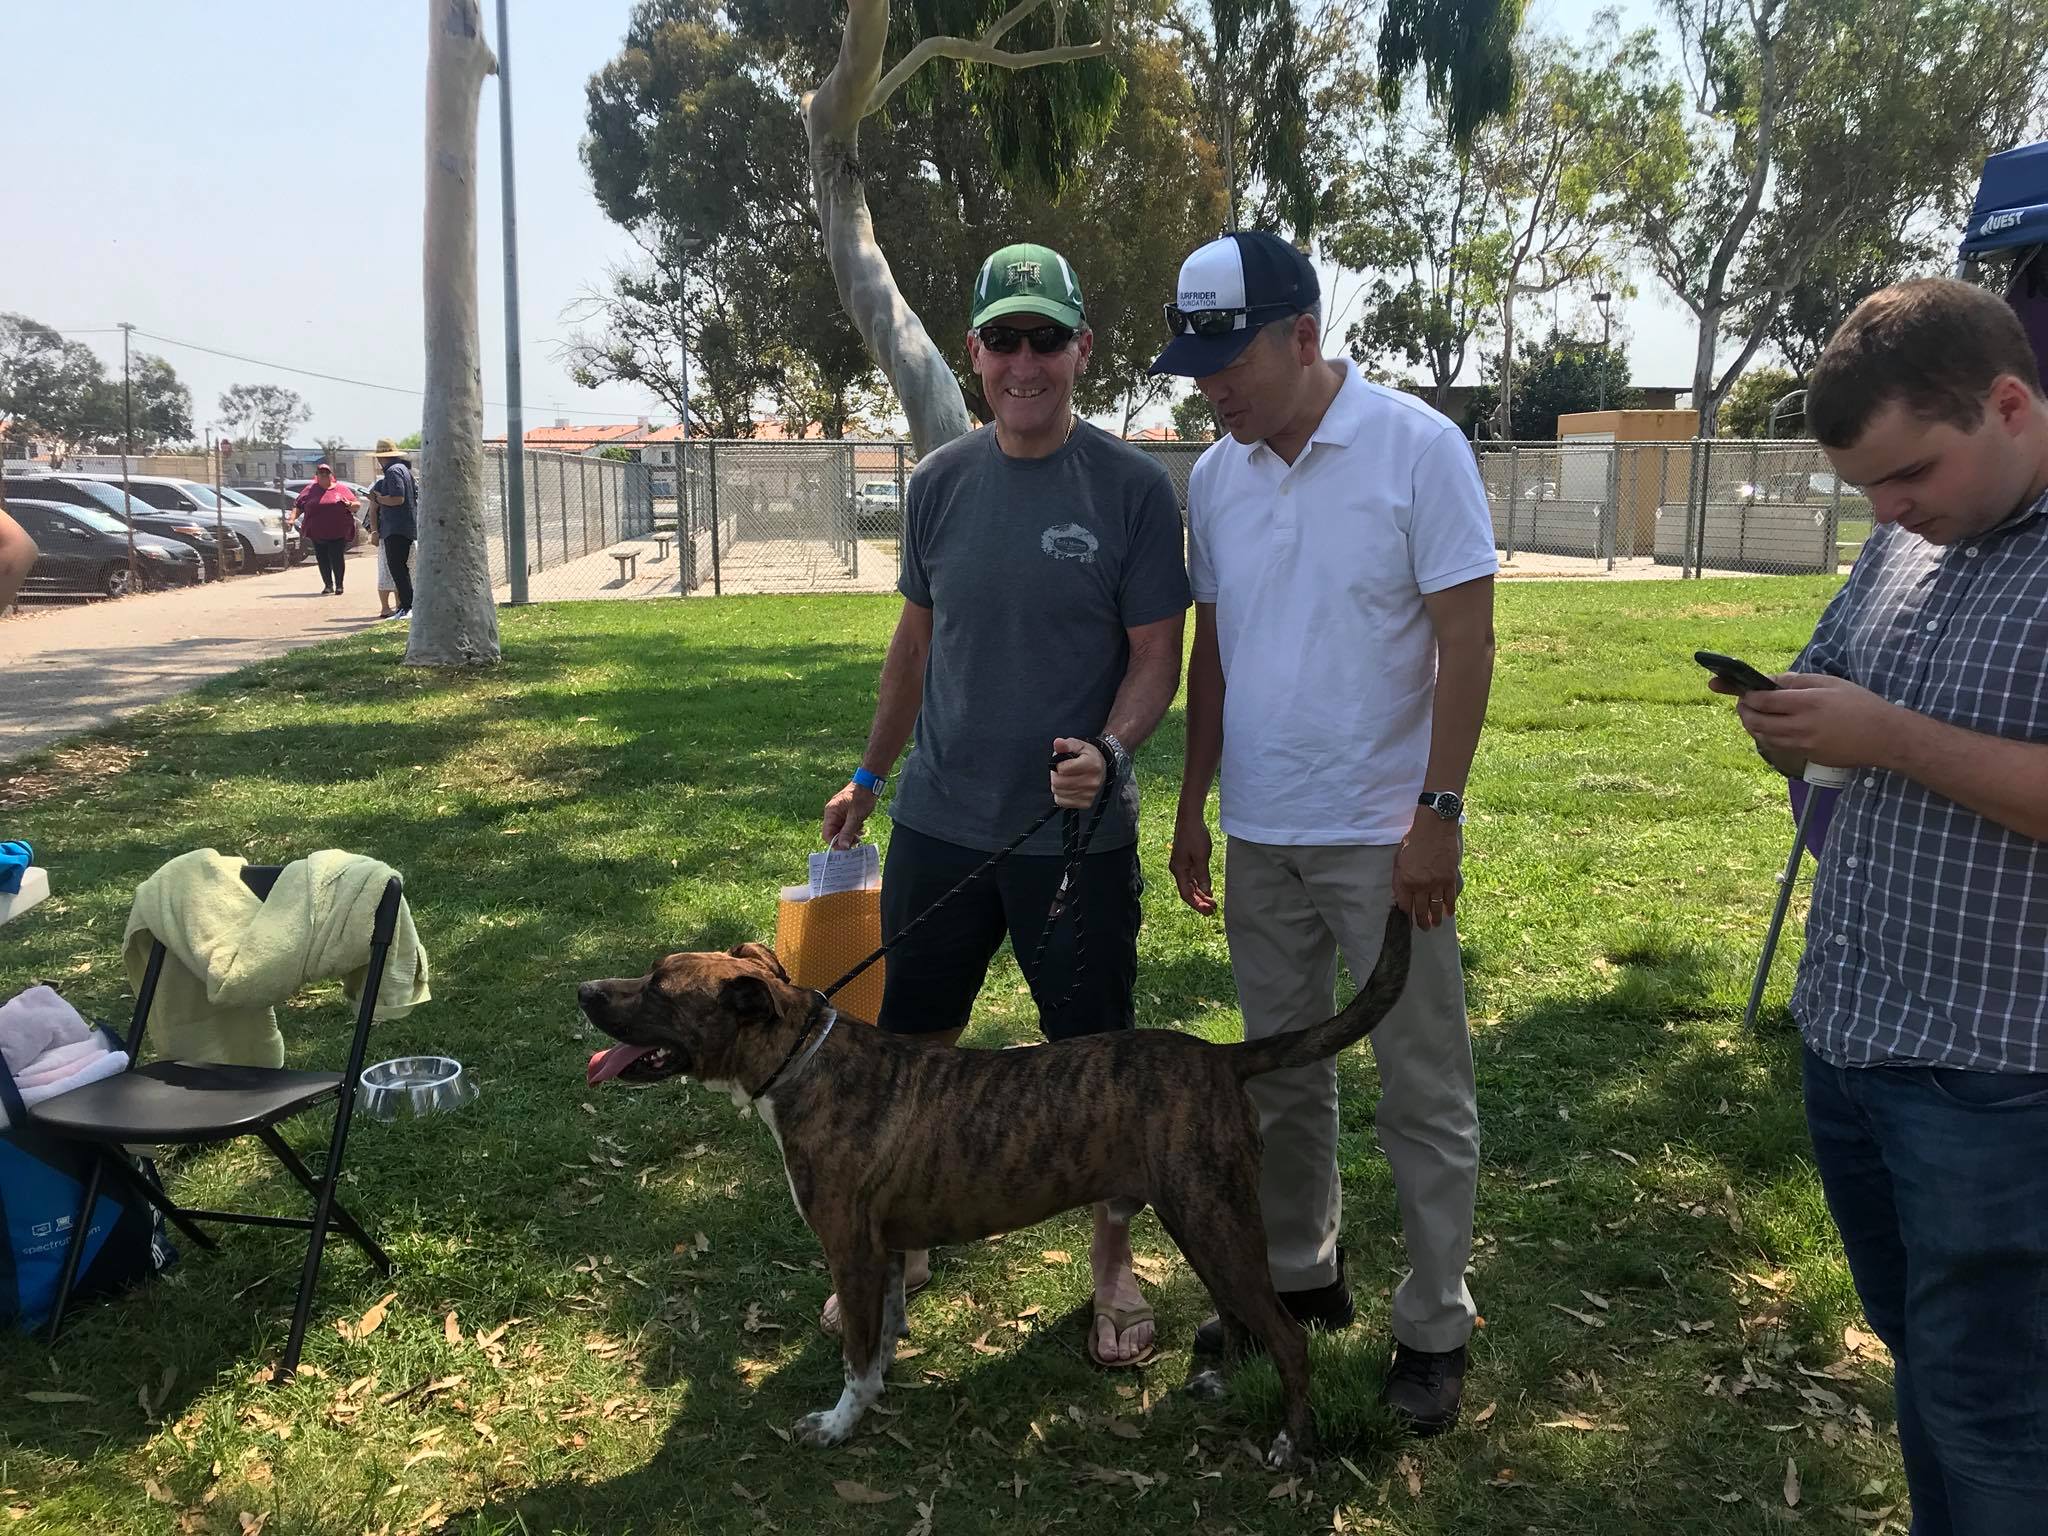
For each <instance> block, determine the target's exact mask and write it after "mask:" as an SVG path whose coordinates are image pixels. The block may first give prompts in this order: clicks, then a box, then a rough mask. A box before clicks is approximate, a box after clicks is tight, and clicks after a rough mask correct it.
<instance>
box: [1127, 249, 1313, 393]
mask: <svg viewBox="0 0 2048 1536" xmlns="http://www.w3.org/2000/svg"><path fill="white" fill-rule="evenodd" d="M1322 294H1323V285H1322V284H1321V283H1320V282H1319V281H1317V279H1316V269H1315V267H1314V266H1313V265H1311V264H1310V262H1309V259H1308V257H1307V256H1305V255H1303V254H1302V253H1301V252H1300V251H1298V250H1296V249H1295V248H1294V247H1293V246H1292V245H1290V244H1288V243H1287V242H1286V241H1285V240H1283V239H1281V238H1280V237H1279V236H1278V235H1274V234H1268V233H1267V232H1266V231H1265V230H1262V229H1241V230H1238V231H1236V232H1234V233H1232V234H1228V235H1225V236H1223V238H1222V239H1220V240H1211V241H1210V242H1209V243H1208V244H1207V245H1205V246H1202V247H1201V248H1200V249H1199V250H1197V251H1196V252H1195V253H1194V254H1193V255H1191V256H1190V257H1188V259H1187V260H1186V261H1184V262H1182V263H1181V264H1180V283H1179V287H1178V292H1177V293H1176V295H1175V299H1174V302H1173V303H1171V304H1169V305H1167V306H1166V323H1167V327H1168V329H1170V330H1171V331H1172V332H1173V340H1172V341H1170V342H1168V343H1167V345H1166V350H1165V351H1164V352H1162V353H1160V354H1159V356H1158V358H1157V359H1156V360H1155V361H1154V362H1153V364H1152V366H1151V368H1150V369H1148V370H1147V371H1148V372H1151V373H1178V374H1185V375H1186V376H1187V377H1189V378H1196V379H1199V378H1203V377H1205V376H1206V375H1208V374H1212V373H1216V372H1219V371H1220V370H1222V369H1224V368H1227V367H1229V366H1230V364H1232V363H1233V362H1235V361H1237V355H1238V354H1239V353H1240V352H1242V351H1243V350H1244V349H1245V348H1246V347H1248V346H1250V345H1251V344H1252V339H1253V338H1254V337H1256V336H1257V335H1258V334H1259V329H1260V327H1261V326H1265V325H1270V324H1271V323H1272V322H1273V321H1275V320H1285V319H1286V318H1287V317H1288V316H1289V315H1300V314H1306V313H1307V312H1308V311H1309V310H1311V309H1314V308H1315V306H1316V303H1317V301H1318V300H1319V299H1321V297H1322Z"/></svg>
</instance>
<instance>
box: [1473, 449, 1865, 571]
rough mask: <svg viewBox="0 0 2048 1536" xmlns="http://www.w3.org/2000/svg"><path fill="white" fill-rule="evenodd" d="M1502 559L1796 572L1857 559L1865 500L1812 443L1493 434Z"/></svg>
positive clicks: (1493, 488)
mask: <svg viewBox="0 0 2048 1536" xmlns="http://www.w3.org/2000/svg"><path fill="white" fill-rule="evenodd" d="M1475 452H1476V454H1477V455H1478V459H1479V473H1480V478H1481V480H1482V481H1484V482H1485V485H1486V498H1487V502H1488V504H1489V506H1490V508H1491V510H1492V514H1493V534H1494V542H1495V544H1496V545H1497V546H1498V547H1499V548H1500V550H1501V551H1502V554H1503V555H1504V556H1505V558H1506V559H1507V560H1509V561H1510V562H1512V561H1513V560H1514V558H1515V557H1516V556H1517V555H1524V554H1527V555H1544V556H1553V557H1561V558H1563V559H1566V560H1574V561H1586V562H1589V563H1593V564H1595V565H1597V566H1599V567H1601V568H1604V569H1607V570H1613V569H1615V568H1617V567H1618V566H1619V565H1621V564H1622V563H1624V562H1640V563H1645V564H1649V565H1653V566H1675V567H1677V568H1678V574H1680V575H1689V576H1698V575H1702V574H1705V573H1707V572H1716V573H1737V572H1744V573H1763V574H1769V575H1793V574H1800V573H1814V572H1832V571H1836V570H1839V569H1841V568H1842V567H1843V566H1844V565H1846V564H1847V563H1849V562H1850V561H1853V560H1854V559H1855V557H1856V551H1857V549H1858V548H1860V547H1861V545H1862V542H1863V538H1864V536H1865V535H1866V534H1867V533H1868V532H1869V531H1870V504H1869V503H1868V502H1867V501H1865V500H1864V498H1863V497H1862V495H1861V494H1859V493H1858V492H1857V491H1855V490H1854V489H1852V488H1851V487H1849V486H1847V485H1845V484H1843V483H1842V481H1841V480H1840V479H1839V478H1838V477H1837V476H1836V474H1835V472H1834V470H1833V468H1832V466H1830V465H1829V463H1828V461H1827V456H1826V455H1825V454H1824V453H1823V452H1822V451H1821V449H1820V446H1819V445H1818V444H1816V443H1811V442H1765V441H1745V440H1732V439H1723V440H1702V439H1695V440H1691V441H1685V442H1640V443H1638V442H1614V441H1610V440H1574V441H1569V442H1563V443H1488V444H1485V445H1483V446H1481V447H1478V448H1476V449H1475Z"/></svg>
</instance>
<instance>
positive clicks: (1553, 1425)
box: [1536, 1413, 1628, 1434]
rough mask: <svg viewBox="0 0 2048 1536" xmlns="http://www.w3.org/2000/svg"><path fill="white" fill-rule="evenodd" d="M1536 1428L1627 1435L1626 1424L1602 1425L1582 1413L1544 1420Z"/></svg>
mask: <svg viewBox="0 0 2048 1536" xmlns="http://www.w3.org/2000/svg"><path fill="white" fill-rule="evenodd" d="M1536 1427H1537V1428H1538V1429H1579V1430H1596V1429H1606V1430H1613V1431H1614V1432H1615V1433H1617V1434H1627V1433H1628V1426H1627V1425H1626V1424H1602V1423H1601V1422H1600V1421H1599V1420H1597V1419H1589V1418H1587V1417H1586V1416H1585V1415H1584V1414H1583V1413H1568V1414H1566V1415H1565V1416H1564V1417H1563V1418H1561V1419H1545V1420H1544V1421H1543V1422H1542V1423H1541V1424H1539V1425H1537V1426H1536Z"/></svg>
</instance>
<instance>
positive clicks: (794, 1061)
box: [747, 997, 839, 1100]
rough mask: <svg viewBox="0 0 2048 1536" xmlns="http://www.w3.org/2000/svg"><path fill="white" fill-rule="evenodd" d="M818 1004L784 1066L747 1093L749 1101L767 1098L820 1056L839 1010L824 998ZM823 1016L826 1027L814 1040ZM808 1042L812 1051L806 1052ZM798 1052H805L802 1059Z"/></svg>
mask: <svg viewBox="0 0 2048 1536" xmlns="http://www.w3.org/2000/svg"><path fill="white" fill-rule="evenodd" d="M818 1004H819V1006H818V1009H817V1011H816V1012H814V1013H813V1014H812V1015H811V1017H810V1020H809V1022H808V1023H806V1024H805V1025H804V1032H803V1033H802V1034H800V1035H798V1036H797V1037H796V1041H795V1043H794V1044H792V1045H791V1046H790V1048H789V1054H788V1055H787V1056H785V1057H783V1058H782V1065H781V1066H779V1067H777V1068H776V1069H775V1071H774V1073H773V1074H772V1075H771V1076H770V1077H769V1079H768V1081H767V1082H765V1083H763V1084H762V1085H761V1086H760V1087H759V1088H758V1089H752V1090H748V1091H747V1097H748V1098H749V1099H754V1100H759V1099H765V1098H767V1097H768V1095H769V1094H770V1093H771V1092H772V1091H773V1090H774V1089H775V1086H776V1085H777V1084H778V1083H780V1082H781V1081H782V1080H783V1079H784V1078H785V1077H794V1076H795V1075H796V1074H797V1073H798V1072H801V1071H802V1070H803V1068H804V1064H805V1063H806V1062H808V1061H809V1060H810V1059H811V1058H812V1057H813V1056H815V1055H817V1054H818V1047H819V1046H821V1045H823V1044H824V1043H825V1037H826V1036H827V1035H829V1034H831V1033H832V1026H833V1025H835V1024H837V1023H838V1022H839V1010H838V1009H837V1008H834V1007H832V1006H831V1005H830V1004H828V1003H826V1002H825V1000H824V998H823V997H820V998H819V999H818ZM821 1016H822V1017H823V1018H824V1021H825V1027H824V1028H823V1029H819V1030H818V1034H817V1038H816V1039H812V1038H811V1031H812V1030H813V1029H817V1026H818V1020H819V1018H820V1017H821ZM806 1040H809V1041H810V1049H808V1050H804V1042H805V1041H806ZM798 1051H803V1055H802V1057H801V1058H799V1057H798V1055H797V1052H798Z"/></svg>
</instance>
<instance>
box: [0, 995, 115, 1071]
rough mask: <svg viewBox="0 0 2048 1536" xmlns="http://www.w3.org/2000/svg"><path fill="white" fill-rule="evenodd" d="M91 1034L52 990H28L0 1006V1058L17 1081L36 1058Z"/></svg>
mask: <svg viewBox="0 0 2048 1536" xmlns="http://www.w3.org/2000/svg"><path fill="white" fill-rule="evenodd" d="M91 1034H92V1030H91V1029H90V1028H89V1027H88V1026H87V1025H86V1022H85V1020H84V1019H82V1018H80V1017H79V1013H78V1010H77V1009H76V1008H74V1007H72V1006H71V1005H70V1004H69V1003H67V1002H65V1001H64V999H63V997H62V996H60V995H59V994H58V993H57V992H56V991H55V990H54V989H53V988H50V987H30V988H29V989H28V990H27V991H26V992H23V993H21V994H20V995H18V996H16V997H11V998H9V999H8V1000H7V1001H6V1002H4V1003H0V1057H4V1058H5V1059H6V1062H7V1070H8V1071H10V1072H12V1073H13V1074H14V1075H15V1076H16V1077H17V1078H19V1077H20V1076H21V1075H22V1073H23V1072H24V1071H25V1070H26V1069H27V1068H28V1066H29V1064H30V1063H31V1062H33V1061H35V1060H36V1059H37V1058H38V1057H40V1056H42V1055H44V1054H46V1053H47V1052H49V1051H52V1050H55V1049H56V1048H57V1047H58V1046H61V1045H76V1044H77V1043H78V1042H79V1041H81V1040H85V1039H88V1038H90V1036H91Z"/></svg>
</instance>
